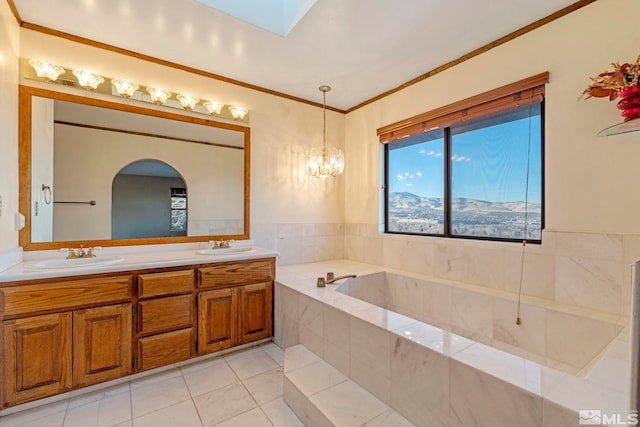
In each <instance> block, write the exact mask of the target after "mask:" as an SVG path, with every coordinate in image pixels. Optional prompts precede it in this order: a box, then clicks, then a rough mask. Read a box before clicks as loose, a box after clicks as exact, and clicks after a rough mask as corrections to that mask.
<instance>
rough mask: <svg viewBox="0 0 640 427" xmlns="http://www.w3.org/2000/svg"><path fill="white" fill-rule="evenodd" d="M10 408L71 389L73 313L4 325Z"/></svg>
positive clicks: (7, 403)
mask: <svg viewBox="0 0 640 427" xmlns="http://www.w3.org/2000/svg"><path fill="white" fill-rule="evenodd" d="M4 344H5V345H4V351H5V365H4V372H5V375H4V389H5V404H6V405H7V406H10V405H15V404H18V403H23V402H27V401H30V400H34V399H39V398H42V397H46V396H51V395H54V394H57V393H61V392H64V391H68V390H70V389H71V380H72V378H71V313H70V312H67V313H58V314H49V315H45V316H34V317H27V318H24V319H18V320H14V321H10V322H5V323H4Z"/></svg>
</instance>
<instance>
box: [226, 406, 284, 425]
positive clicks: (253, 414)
mask: <svg viewBox="0 0 640 427" xmlns="http://www.w3.org/2000/svg"><path fill="white" fill-rule="evenodd" d="M215 427H273V426H272V424H271V423H270V422H269V419H268V418H267V416H266V415H265V414H264V412H262V410H261V409H260V408H255V409H252V410H250V411H247V412H244V413H242V414H240V415H238V416H235V417H233V418H231V419H229V420H227V421H223V422H221V423H220V424H216V425H215Z"/></svg>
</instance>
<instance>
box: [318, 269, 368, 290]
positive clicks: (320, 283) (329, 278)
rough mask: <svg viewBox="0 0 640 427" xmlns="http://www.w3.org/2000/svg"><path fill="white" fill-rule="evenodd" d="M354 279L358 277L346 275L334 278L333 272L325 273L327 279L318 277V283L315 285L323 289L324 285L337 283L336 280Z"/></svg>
mask: <svg viewBox="0 0 640 427" xmlns="http://www.w3.org/2000/svg"><path fill="white" fill-rule="evenodd" d="M355 277H358V276H357V275H356V274H347V275H344V276H337V277H336V276H334V274H333V272H331V271H330V272H328V273H327V278H326V279H325V278H324V277H318V281H317V283H316V285H317V286H318V287H319V288H324V287H325V285H330V284H332V283H335V282H337V281H338V280H342V279H353V278H355Z"/></svg>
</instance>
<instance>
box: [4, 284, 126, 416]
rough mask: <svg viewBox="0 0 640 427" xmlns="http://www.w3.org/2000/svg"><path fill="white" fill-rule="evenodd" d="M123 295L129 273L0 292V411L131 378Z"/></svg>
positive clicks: (9, 287)
mask: <svg viewBox="0 0 640 427" xmlns="http://www.w3.org/2000/svg"><path fill="white" fill-rule="evenodd" d="M131 296H132V277H131V276H129V275H126V276H112V277H102V278H89V279H76V280H59V281H51V282H42V281H38V282H37V283H27V284H19V285H17V286H8V287H4V288H1V289H0V305H1V310H0V313H2V319H3V323H2V332H3V340H4V346H3V347H4V348H3V349H4V360H3V371H4V372H3V377H4V381H3V385H4V387H3V406H11V405H15V404H19V403H24V402H28V401H31V400H35V399H39V398H42V397H46V396H51V395H54V394H57V393H61V392H65V391H69V390H71V389H72V388H78V387H83V386H87V385H91V384H96V383H98V382H103V381H107V380H111V379H115V378H118V377H120V376H123V375H128V374H129V373H131V324H132V322H131V303H130V300H131ZM109 303H111V304H109ZM114 303H115V304H114ZM107 304H109V305H107ZM88 305H89V307H87V306H88ZM96 305H97V306H98V307H96Z"/></svg>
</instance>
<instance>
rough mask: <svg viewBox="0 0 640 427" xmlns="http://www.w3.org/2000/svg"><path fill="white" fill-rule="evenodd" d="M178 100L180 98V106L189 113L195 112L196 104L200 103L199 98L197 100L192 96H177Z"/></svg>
mask: <svg viewBox="0 0 640 427" xmlns="http://www.w3.org/2000/svg"><path fill="white" fill-rule="evenodd" d="M176 98H178V101H180V105H182V108H184V109H185V110H187V111H191V110H193V109H194V108H195V106H196V104H197V103H198V102H200V99H199V98H196V97H195V96H192V95H178V96H176Z"/></svg>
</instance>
